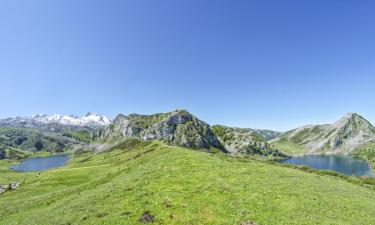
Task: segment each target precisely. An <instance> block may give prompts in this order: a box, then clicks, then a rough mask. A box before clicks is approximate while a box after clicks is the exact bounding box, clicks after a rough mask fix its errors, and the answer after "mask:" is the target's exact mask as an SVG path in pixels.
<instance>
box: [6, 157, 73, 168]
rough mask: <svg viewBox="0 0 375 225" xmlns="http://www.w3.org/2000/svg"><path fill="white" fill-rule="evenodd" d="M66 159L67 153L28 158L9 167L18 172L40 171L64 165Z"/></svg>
mask: <svg viewBox="0 0 375 225" xmlns="http://www.w3.org/2000/svg"><path fill="white" fill-rule="evenodd" d="M68 160H69V156H68V155H55V156H49V157H37V158H30V159H26V160H24V161H22V162H21V163H20V164H18V165H15V166H11V167H10V169H12V170H15V171H19V172H30V171H42V170H48V169H52V168H56V167H60V166H64V165H65V164H66V163H67V162H68Z"/></svg>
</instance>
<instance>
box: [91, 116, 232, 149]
mask: <svg viewBox="0 0 375 225" xmlns="http://www.w3.org/2000/svg"><path fill="white" fill-rule="evenodd" d="M96 136H97V137H98V138H99V139H101V140H116V139H121V138H126V137H136V138H139V139H141V140H163V141H166V142H167V143H170V144H174V145H178V146H182V147H187V148H193V149H199V148H205V149H211V148H217V149H220V150H222V151H225V149H224V147H223V146H222V144H221V143H220V141H219V140H218V138H217V137H216V135H215V134H214V133H213V131H212V130H211V128H210V126H209V125H208V124H207V123H205V122H203V121H201V120H199V119H198V118H197V117H195V116H193V115H192V114H190V113H189V112H188V111H186V110H176V111H173V112H168V113H158V114H154V115H138V114H131V115H128V116H125V115H122V114H120V115H118V116H117V117H116V118H115V119H114V120H113V122H112V123H111V124H110V125H108V126H107V127H106V128H104V129H102V130H100V131H99V132H97V135H96Z"/></svg>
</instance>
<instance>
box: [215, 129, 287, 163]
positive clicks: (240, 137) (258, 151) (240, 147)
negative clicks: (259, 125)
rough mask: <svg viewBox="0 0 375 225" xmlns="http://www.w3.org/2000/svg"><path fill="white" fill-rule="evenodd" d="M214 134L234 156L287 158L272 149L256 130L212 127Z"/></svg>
mask: <svg viewBox="0 0 375 225" xmlns="http://www.w3.org/2000/svg"><path fill="white" fill-rule="evenodd" d="M212 130H213V131H214V133H215V134H216V135H217V136H218V137H219V138H220V140H221V141H222V143H224V146H225V149H227V150H228V152H230V153H232V154H238V153H243V154H249V155H263V156H275V157H286V156H287V155H285V154H284V153H282V152H280V151H279V150H277V149H275V148H272V147H271V145H270V144H269V143H267V140H266V139H265V138H264V137H263V136H261V135H260V134H259V133H258V132H257V131H256V130H253V129H250V128H234V127H226V126H221V125H215V126H213V127H212Z"/></svg>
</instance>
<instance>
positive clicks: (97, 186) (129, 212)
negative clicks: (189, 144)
mask: <svg viewBox="0 0 375 225" xmlns="http://www.w3.org/2000/svg"><path fill="white" fill-rule="evenodd" d="M12 163H14V162H12V161H6V160H2V161H0V173H1V176H0V184H3V183H9V182H13V181H21V182H22V185H21V187H20V188H19V189H18V190H17V191H14V192H7V193H5V194H3V195H2V196H0V218H1V219H0V224H6V225H12V224H28V225H30V224H38V225H42V224H142V222H141V221H140V218H141V216H142V215H143V214H145V212H148V214H147V215H148V219H149V220H152V219H154V224H231V225H232V224H245V223H246V222H249V223H247V224H250V221H253V222H256V223H257V224H267V225H272V224H298V225H302V224H314V225H316V224H341V225H343V224H356V225H360V224H364V225H368V224H375V217H374V215H375V190H374V187H366V185H358V184H354V183H352V182H348V181H347V180H345V179H342V178H340V177H335V176H328V175H318V174H316V173H309V172H304V171H301V170H296V169H293V168H288V167H285V166H281V165H278V164H270V163H267V162H262V161H258V160H254V159H239V158H234V157H231V156H229V155H224V154H223V153H216V154H213V153H208V152H202V151H194V150H188V149H184V148H180V147H172V146H168V145H165V144H163V143H161V142H158V141H152V142H151V141H149V142H139V141H135V140H133V141H130V142H129V141H128V142H126V143H123V144H122V145H118V146H117V147H116V148H114V149H112V150H110V151H107V152H102V153H98V154H92V153H81V154H80V155H76V156H74V157H73V158H72V160H71V162H70V163H69V165H67V166H66V167H63V168H59V169H56V170H50V171H46V172H41V173H38V172H35V173H16V172H13V171H10V170H9V169H7V168H8V166H9V165H10V164H12Z"/></svg>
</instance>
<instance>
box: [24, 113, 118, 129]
mask: <svg viewBox="0 0 375 225" xmlns="http://www.w3.org/2000/svg"><path fill="white" fill-rule="evenodd" d="M31 119H32V120H34V121H36V122H40V123H44V124H49V123H59V124H63V125H70V126H106V125H108V124H110V123H111V119H109V118H108V117H106V116H103V115H100V114H96V113H90V112H89V113H87V114H86V115H84V116H82V117H78V116H74V115H58V114H56V115H51V116H49V115H46V114H37V115H33V116H32V117H31Z"/></svg>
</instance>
